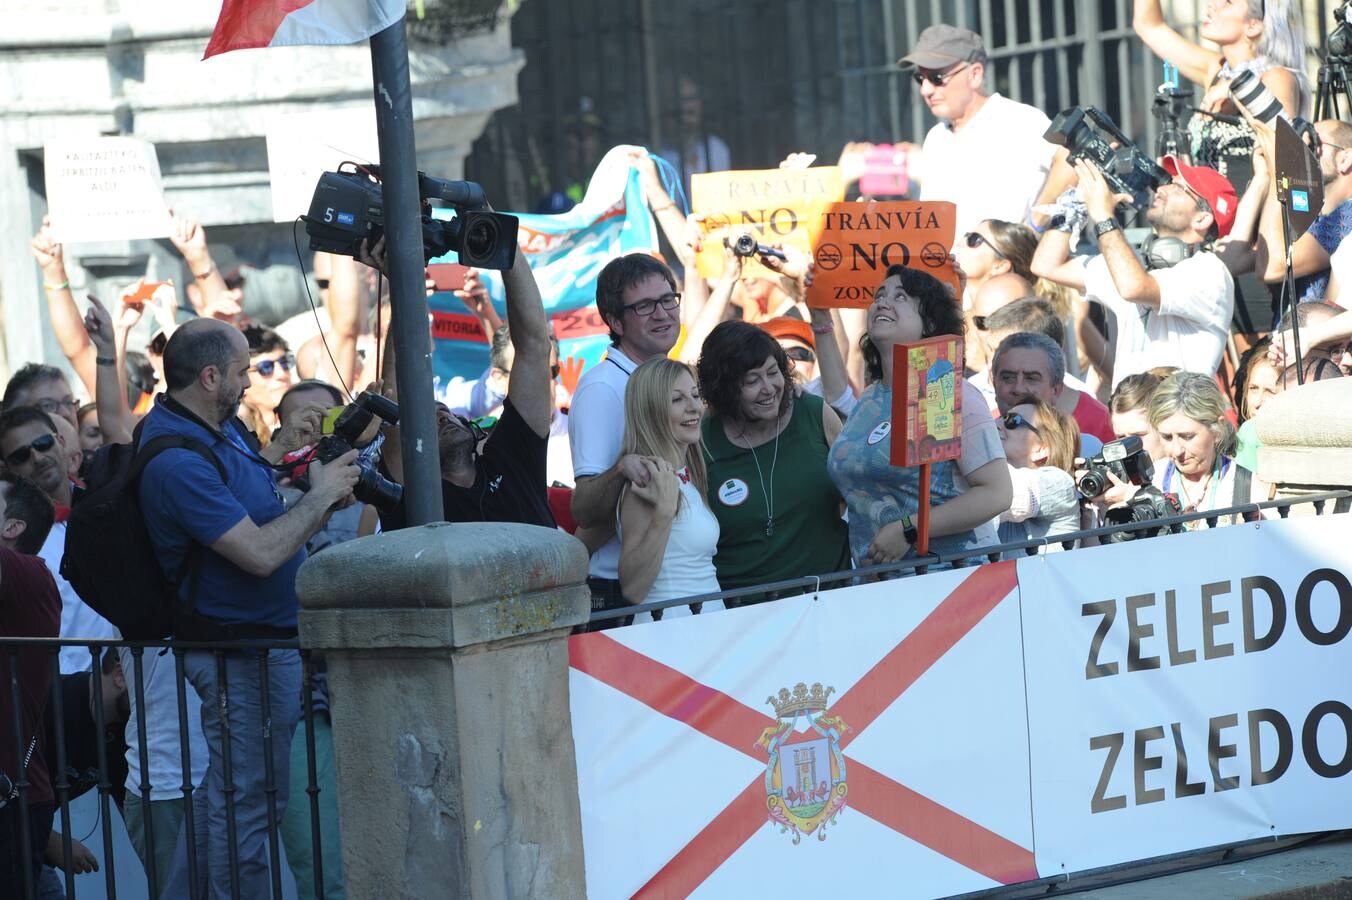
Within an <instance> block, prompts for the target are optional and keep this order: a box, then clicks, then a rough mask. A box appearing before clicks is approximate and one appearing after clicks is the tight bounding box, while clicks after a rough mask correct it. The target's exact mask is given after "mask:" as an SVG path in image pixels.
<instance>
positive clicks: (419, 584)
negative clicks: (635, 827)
mask: <svg viewBox="0 0 1352 900" xmlns="http://www.w3.org/2000/svg"><path fill="white" fill-rule="evenodd" d="M586 576H587V553H586V550H585V549H584V548H583V546H582V544H581V543H580V542H578V541H577V540H575V539H574V538H572V537H570V536H569V535H566V534H564V533H563V532H559V531H552V530H549V529H545V528H538V527H535V526H530V525H512V524H498V523H487V524H473V525H466V524H461V525H449V524H445V523H442V524H438V525H428V526H424V527H421V528H409V529H405V530H403V531H397V532H392V533H389V534H383V535H378V536H375V537H369V538H363V539H360V540H356V541H352V542H350V543H346V544H341V545H338V546H334V547H330V548H329V549H327V550H325V551H324V552H323V553H321V554H319V555H317V556H315V557H314V558H313V559H311V560H309V561H308V562H306V564H305V566H304V567H303V568H302V569H301V572H300V577H299V579H298V581H297V589H298V592H299V593H300V597H301V605H302V609H301V614H300V636H301V643H302V645H304V646H306V647H310V648H313V649H315V650H318V651H323V653H324V656H325V658H326V660H327V664H328V681H329V688H330V691H331V693H332V701H333V707H332V711H331V716H332V723H333V740H334V756H335V758H336V761H337V766H338V801H339V814H340V817H341V820H342V848H343V868H344V876H345V878H346V881H347V893H348V896H351V897H390V898H396V897H409V898H414V897H416V898H440V897H447V898H450V897H473V898H513V900H515V898H532V897H540V898H543V897H549V898H572V897H577V898H581V897H584V896H585V885H584V880H583V878H584V876H583V863H582V825H581V816H580V812H579V807H578V789H577V773H576V767H575V761H574V756H573V736H572V728H571V716H570V714H569V708H568V644H567V637H568V633H569V630H570V629H571V627H572V626H573V625H576V624H578V623H580V622H583V621H585V620H586V618H587V615H588V612H589V610H590V599H589V594H588V591H587V586H586Z"/></svg>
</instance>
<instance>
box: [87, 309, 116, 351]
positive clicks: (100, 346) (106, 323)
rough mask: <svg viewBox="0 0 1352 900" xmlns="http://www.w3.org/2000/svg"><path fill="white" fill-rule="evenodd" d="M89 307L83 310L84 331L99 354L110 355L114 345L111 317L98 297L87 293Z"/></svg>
mask: <svg viewBox="0 0 1352 900" xmlns="http://www.w3.org/2000/svg"><path fill="white" fill-rule="evenodd" d="M88 296H89V309H88V310H87V311H86V312H85V317H84V327H85V333H86V334H88V335H89V341H90V343H92V344H93V345H94V349H95V350H97V351H98V353H99V354H100V355H101V356H111V355H112V354H113V352H114V349H115V347H116V346H117V345H116V343H115V342H116V338H115V337H114V335H113V317H112V314H111V313H109V312H108V307H106V306H104V305H103V304H102V303H101V302H99V298H98V297H95V296H94V295H93V294H89V295H88Z"/></svg>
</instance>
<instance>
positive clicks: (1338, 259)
mask: <svg viewBox="0 0 1352 900" xmlns="http://www.w3.org/2000/svg"><path fill="white" fill-rule="evenodd" d="M1329 270H1330V271H1332V272H1333V277H1334V278H1335V279H1337V281H1338V296H1337V297H1328V298H1326V299H1328V300H1332V301H1333V302H1334V303H1337V304H1338V305H1339V306H1341V307H1343V308H1344V309H1346V308H1347V307H1348V305H1349V302H1352V290H1348V289H1349V288H1352V241H1349V240H1347V239H1346V238H1343V240H1342V241H1341V242H1340V243H1339V244H1338V249H1337V250H1334V251H1333V255H1332V256H1330V257H1329Z"/></svg>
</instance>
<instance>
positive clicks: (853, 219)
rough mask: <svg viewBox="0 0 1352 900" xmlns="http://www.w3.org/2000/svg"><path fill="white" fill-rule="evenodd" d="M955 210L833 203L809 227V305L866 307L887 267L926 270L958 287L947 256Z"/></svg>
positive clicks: (940, 205) (939, 205)
mask: <svg viewBox="0 0 1352 900" xmlns="http://www.w3.org/2000/svg"><path fill="white" fill-rule="evenodd" d="M956 221H957V208H956V207H955V206H954V205H953V204H952V203H947V202H943V201H934V200H929V201H925V202H920V203H910V202H900V201H898V202H886V203H879V202H876V201H866V202H861V203H833V204H831V205H830V206H829V207H827V208H826V209H825V210H823V211H822V213H821V214H820V215H819V216H818V217H817V220H816V221H815V222H813V223H812V226H811V227H810V228H809V229H808V230H809V233H810V234H811V239H812V252H813V255H814V257H815V258H816V261H817V274H816V277H815V278H814V279H813V282H812V284H811V285H810V286H809V287H808V289H807V305H808V306H821V307H831V306H838V307H849V308H857V309H862V308H863V307H866V306H868V305H869V303H871V302H872V301H873V292H874V291H876V290H877V289H878V285H880V284H882V281H883V278H884V276H885V275H886V273H887V269H888V267H889V266H909V267H910V268H912V269H919V270H920V271H922V272H928V273H929V274H931V275H933V276H934V277H935V278H938V279H939V280H940V281H942V282H944V283H945V284H948V285H950V286H951V287H952V288H953V291H954V293H955V294H956V293H957V291H958V275H957V273H956V272H955V271H953V264H952V263H951V262H950V261H949V259H948V248H949V247H951V246H953V231H954V228H955V227H956Z"/></svg>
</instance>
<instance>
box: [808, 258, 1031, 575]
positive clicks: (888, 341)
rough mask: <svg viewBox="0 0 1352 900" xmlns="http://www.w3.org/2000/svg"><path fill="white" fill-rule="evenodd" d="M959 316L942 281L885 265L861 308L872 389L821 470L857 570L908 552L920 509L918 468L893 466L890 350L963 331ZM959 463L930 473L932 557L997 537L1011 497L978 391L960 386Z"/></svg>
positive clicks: (992, 425)
mask: <svg viewBox="0 0 1352 900" xmlns="http://www.w3.org/2000/svg"><path fill="white" fill-rule="evenodd" d="M962 330H963V326H962V311H961V310H960V309H959V308H958V303H957V301H956V300H955V299H954V297H953V295H952V293H951V292H950V291H949V290H948V288H946V287H945V286H944V285H943V283H942V282H940V281H939V280H938V279H936V278H934V277H933V276H932V275H927V274H925V273H924V272H920V271H917V270H915V269H908V268H905V267H903V266H892V267H891V268H889V269H888V270H887V276H886V278H884V279H883V283H882V284H881V285H880V286H879V287H878V290H877V291H876V292H875V293H874V295H873V303H872V305H871V306H869V308H868V330H867V332H866V333H865V335H864V337H863V338H862V339H861V341H860V347H861V349H862V350H863V354H864V366H865V370H866V375H867V380H868V381H869V386H868V387H867V388H865V389H864V393H863V395H862V396H861V397H860V398H859V405H858V407H856V408H855V411H854V412H853V413H851V415H850V419H849V421H848V422H847V423H846V424H845V427H844V428H843V429H842V430H841V433H840V437H839V438H837V439H836V442H835V443H834V444H833V445H832V446H831V453H830V456H829V457H828V463H827V464H828V467H829V470H830V473H831V478H832V480H833V481H835V483H836V487H837V488H839V489H840V494H841V496H842V497H844V498H845V504H846V506H847V507H848V509H849V515H850V551H851V552H852V553H853V554H854V560H855V563H856V564H858V565H861V566H865V565H874V564H878V563H891V562H897V561H898V560H900V559H902V558H903V557H905V556H906V555H908V554H910V553H911V552H913V551H912V547H913V545H914V543H915V539H916V530H915V515H916V513H917V511H918V510H919V508H920V469H919V468H918V467H917V468H910V469H900V468H894V467H893V466H892V463H891V459H890V455H891V445H892V441H891V431H892V390H893V387H894V383H893V372H892V348H893V347H894V346H895V345H897V344H906V343H911V342H913V341H918V340H921V339H922V338H929V337H935V336H937V335H942V334H951V335H961V334H962ZM962 392H963V393H962V406H963V407H964V408H965V409H967V410H969V412H968V414H967V415H965V416H963V417H962V457H961V459H959V460H957V461H945V462H938V463H935V464H934V465H932V466H931V467H930V496H931V503H932V504H933V508H932V510H931V513H930V544H929V548H930V550H931V552H934V553H938V554H941V555H947V554H952V553H960V552H967V551H974V550H976V549H977V548H978V547H981V546H985V545H989V544H993V543H995V541H996V536H995V524H994V523H995V519H996V517H997V516H998V515H999V514H1000V513H1002V512H1004V511H1005V510H1006V509H1008V508H1009V503H1010V499H1011V497H1012V494H1013V491H1012V488H1011V486H1010V478H1009V468H1008V466H1006V464H1005V451H1004V449H1003V448H1002V447H1001V445H1000V433H999V431H998V430H997V428H996V425H995V422H994V420H992V419H990V418H989V417H987V416H986V415H985V411H986V401H985V400H984V399H983V398H982V396H981V392H980V391H979V390H977V389H976V388H975V387H973V386H972V385H970V384H969V383H968V382H966V381H964V382H963V383H962Z"/></svg>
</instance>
